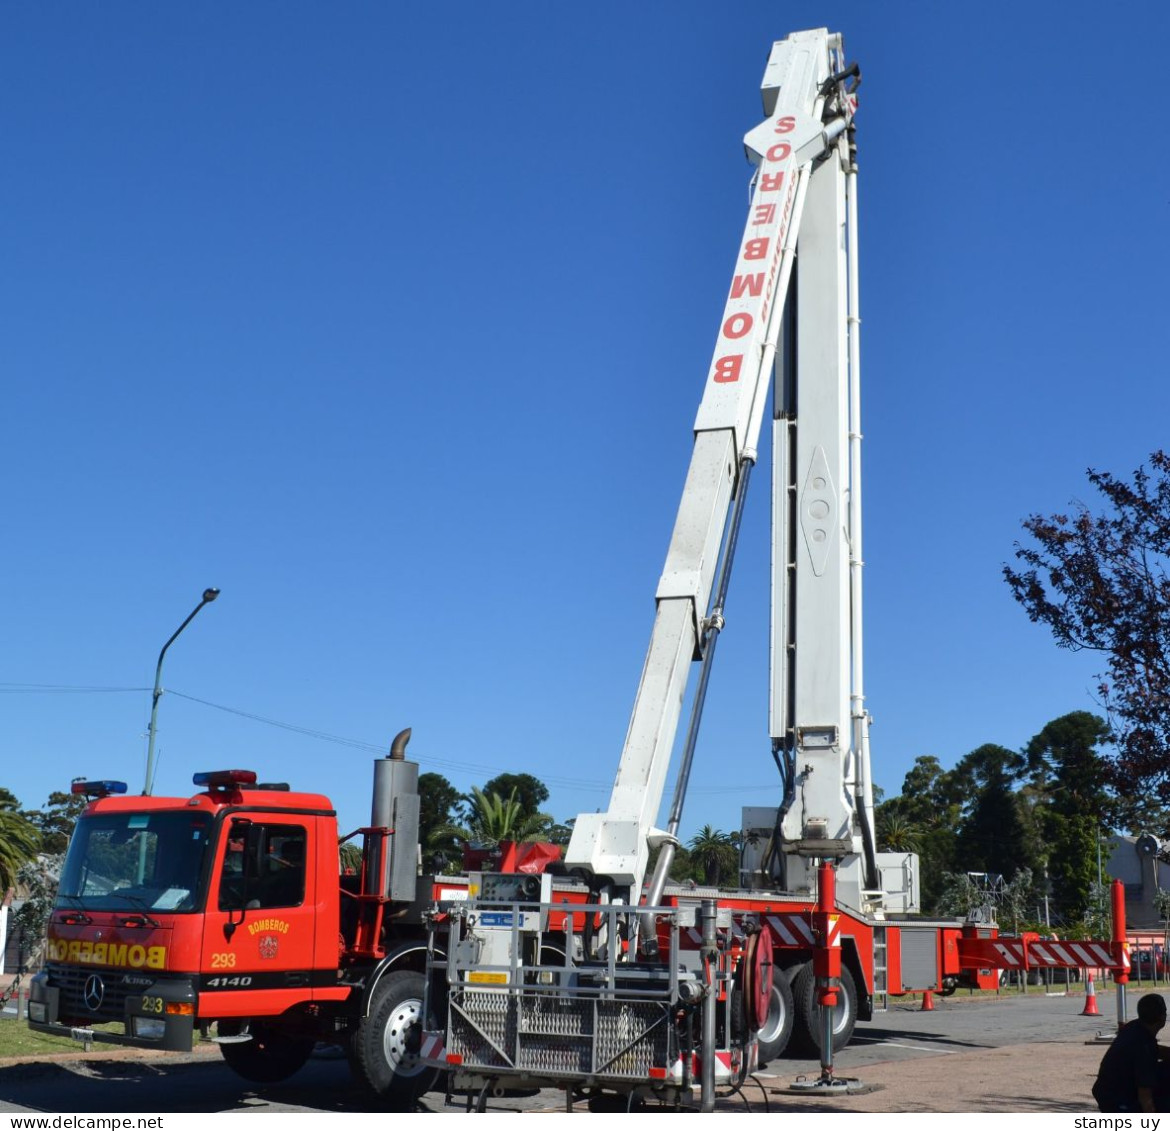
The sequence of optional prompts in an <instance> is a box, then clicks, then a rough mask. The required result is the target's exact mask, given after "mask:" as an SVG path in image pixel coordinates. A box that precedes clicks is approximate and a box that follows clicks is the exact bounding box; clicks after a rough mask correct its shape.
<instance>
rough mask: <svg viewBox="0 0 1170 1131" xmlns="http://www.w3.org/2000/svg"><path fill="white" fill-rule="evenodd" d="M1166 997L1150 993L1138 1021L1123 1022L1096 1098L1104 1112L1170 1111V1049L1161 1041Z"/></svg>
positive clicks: (1105, 1062) (1140, 1006)
mask: <svg viewBox="0 0 1170 1131" xmlns="http://www.w3.org/2000/svg"><path fill="white" fill-rule="evenodd" d="M1165 1024H1166V1000H1165V998H1163V997H1162V996H1161V995H1160V994H1146V995H1145V997H1143V998H1141V999H1140V1000H1139V1001H1138V1004H1137V1020H1136V1021H1130V1022H1129V1023H1128V1024H1127V1025H1123V1026H1122V1027H1121V1028H1120V1029H1119V1030H1118V1032H1117V1036H1116V1037H1114V1039H1113V1043H1112V1044H1111V1045H1110V1046H1109V1049H1108V1051H1107V1052H1106V1053H1105V1055H1104V1057H1102V1059H1101V1067H1100V1069H1098V1071H1097V1082H1096V1083H1095V1084H1094V1085H1093V1099H1095V1100H1096V1101H1097V1108H1098V1110H1100V1111H1151V1112H1152V1111H1166V1110H1168V1107H1170V1066H1168V1065H1167V1064H1166V1063H1165V1061H1167V1060H1170V1048H1163V1047H1162V1046H1161V1045H1159V1044H1158V1033H1159V1031H1160V1030H1161V1029H1162V1027H1163V1026H1164V1025H1165Z"/></svg>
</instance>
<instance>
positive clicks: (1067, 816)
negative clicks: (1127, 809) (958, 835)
mask: <svg viewBox="0 0 1170 1131" xmlns="http://www.w3.org/2000/svg"><path fill="white" fill-rule="evenodd" d="M1108 737H1109V727H1108V724H1107V723H1106V722H1105V720H1104V719H1102V718H1100V717H1098V716H1097V715H1093V714H1090V713H1089V712H1088V711H1073V712H1071V713H1070V714H1067V715H1062V716H1061V717H1060V718H1057V719H1053V720H1052V721H1051V722H1050V723H1048V724H1047V725H1046V726H1045V727H1044V729H1043V730H1041V731H1040V733H1039V734H1037V735H1036V736H1035V737H1034V738H1032V740H1031V741H1030V742H1029V743H1028V745H1027V746H1026V747H1025V748H1024V755H1025V758H1026V759H1027V763H1028V768H1029V771H1030V774H1031V781H1030V785H1029V787H1028V788H1026V789H1025V790H1023V791H1021V792H1022V794H1023V796H1024V797H1025V800H1026V803H1027V805H1028V807H1029V809H1030V812H1031V816H1032V821H1033V823H1034V825H1035V828H1036V830H1037V833H1038V837H1039V840H1040V842H1041V846H1042V847H1041V850H1040V856H1039V860H1040V866H1041V867H1042V868H1046V869H1047V878H1048V881H1049V883H1050V885H1051V892H1052V895H1051V902H1052V903H1053V904H1054V905H1055V908H1056V911H1057V915H1058V918H1059V919H1060V920H1061V921H1066V922H1071V921H1075V920H1080V919H1082V918H1083V917H1084V914H1085V912H1086V911H1087V910H1088V908H1089V902H1090V898H1091V887H1092V884H1093V882H1094V881H1095V880H1096V878H1097V840H1098V837H1099V836H1100V834H1101V829H1102V828H1103V827H1105V828H1108V827H1110V826H1111V824H1112V820H1113V818H1114V817H1115V816H1116V811H1117V808H1118V806H1117V803H1116V801H1117V799H1116V798H1115V797H1114V795H1113V793H1112V791H1111V790H1110V789H1109V764H1108V762H1107V761H1106V759H1105V758H1104V756H1103V755H1102V754H1100V753H1099V752H1098V749H1097V748H1098V747H1099V746H1101V745H1102V744H1103V743H1105V742H1106V741H1107V740H1108Z"/></svg>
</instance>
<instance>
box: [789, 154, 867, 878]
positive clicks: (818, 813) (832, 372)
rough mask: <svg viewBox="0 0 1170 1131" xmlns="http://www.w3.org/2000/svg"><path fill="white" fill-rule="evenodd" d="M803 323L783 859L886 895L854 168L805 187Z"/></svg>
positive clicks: (793, 488)
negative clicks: (844, 871) (874, 748)
mask: <svg viewBox="0 0 1170 1131" xmlns="http://www.w3.org/2000/svg"><path fill="white" fill-rule="evenodd" d="M797 250H798V268H797V272H796V296H795V306H796V312H795V318H794V319H793V323H794V324H793V326H792V327H791V328H790V334H789V335H788V336H787V343H786V344H787V345H788V347H789V348H788V350H787V351H782V364H781V365H780V367H779V368H780V372H779V373H778V375H777V377H778V379H777V385H776V392H775V397H774V402H773V403H774V407H775V412H774V420H773V433H772V441H773V480H772V508H773V509H772V529H773V535H772V546H773V561H772V647H771V653H772V689H771V710H770V720H771V734H772V737H773V740H774V743H775V744H776V748H777V751H778V752H779V753H780V754H781V755H782V757H783V760H784V762H785V765H786V767H787V775H788V781H787V786H788V788H787V791H786V792H787V796H786V798H785V812H784V817H783V821H782V824H781V829H780V832H781V842H782V844H781V851H782V852H785V853H794V854H797V855H802V856H808V857H822V858H823V857H831V858H838V859H839V858H841V857H843V856H846V855H849V854H852V853H858V854H862V853H864V855H865V857H866V862H865V863H866V876H867V885H868V886H874V885H876V884H877V878H876V876H877V873H876V868H875V866H874V857H873V849H874V845H873V839H872V835H871V832H872V827H873V819H872V809H873V801H872V793H871V789H870V783H869V764H868V763H869V743H868V716H867V715H866V713H865V707H864V696H863V693H862V664H861V565H862V562H861V485H860V460H861V455H860V442H861V430H860V420H859V417H860V387H859V383H858V377H859V374H858V367H859V352H858V348H857V339H858V334H859V325H860V319H859V318H858V316H857V302H858V298H857V272H856V267H857V211H856V167H855V164H854V162H853V160H852V155H851V153H850V152H849V149H848V147H847V146H845V145H843V144H842V145H839V146H838V147H837V150H836V151H835V152H834V153H833V154H832V155H831V156H830V158H829V159H828V160H826V161H823V162H820V163H819V164H818V165H817V166H816V168H815V169H814V170H813V171H812V173H811V175H810V177H809V186H808V192H807V195H806V199H805V204H804V212H803V216H802V221H801V228H800V242H799V245H798V249H797Z"/></svg>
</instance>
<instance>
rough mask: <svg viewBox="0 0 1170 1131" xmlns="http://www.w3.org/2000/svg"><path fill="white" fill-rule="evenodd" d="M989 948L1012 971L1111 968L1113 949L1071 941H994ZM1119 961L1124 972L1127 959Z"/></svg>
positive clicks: (1103, 945)
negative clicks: (1084, 967)
mask: <svg viewBox="0 0 1170 1131" xmlns="http://www.w3.org/2000/svg"><path fill="white" fill-rule="evenodd" d="M991 949H992V950H994V951H995V953H996V954H998V955H999V956H1000V957H1001V958H1002V959H1003V962H1002V964H1001V965H1003V966H1004V967H1007V968H1008V969H1012V968H1016V967H1019V968H1021V969H1022V968H1023V967H1025V966H1033V967H1034V966H1054V967H1077V966H1113V965H1115V963H1114V957H1113V949H1112V947H1110V946H1109V945H1108V944H1106V943H1100V942H1071V941H1064V942H1059V941H1053V940H1051V939H1042V940H1039V941H1037V942H1032V943H1024V942H1022V941H1020V940H1019V939H993V940H991ZM1025 954H1026V957H1025ZM1122 959H1123V962H1124V965H1125V967H1126V969H1128V968H1129V956H1128V955H1127V954H1125V953H1124V951H1123V952H1122Z"/></svg>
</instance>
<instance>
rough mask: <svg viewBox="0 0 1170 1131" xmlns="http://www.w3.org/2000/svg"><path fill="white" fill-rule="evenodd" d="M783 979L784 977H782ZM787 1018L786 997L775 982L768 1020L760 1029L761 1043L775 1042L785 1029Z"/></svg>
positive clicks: (769, 1003)
mask: <svg viewBox="0 0 1170 1131" xmlns="http://www.w3.org/2000/svg"><path fill="white" fill-rule="evenodd" d="M781 977H783V975H781ZM786 1020H787V1018H786V1017H785V1016H784V995H783V994H781V993H780V988H779V987H778V986H777V985H776V983H775V982H773V983H772V997H771V999H770V1001H769V1002H768V1019H767V1020H766V1021H765V1022H764V1024H763V1027H762V1028H761V1029H760V1034H759V1039H760V1040H761V1041H765V1042H767V1041H774V1040H775V1039H776V1038H777V1037H778V1036H780V1034H781V1032H782V1031H783V1029H784V1023H785V1021H786Z"/></svg>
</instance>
